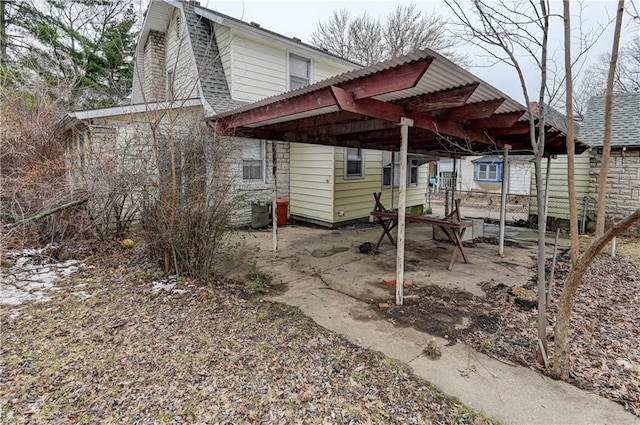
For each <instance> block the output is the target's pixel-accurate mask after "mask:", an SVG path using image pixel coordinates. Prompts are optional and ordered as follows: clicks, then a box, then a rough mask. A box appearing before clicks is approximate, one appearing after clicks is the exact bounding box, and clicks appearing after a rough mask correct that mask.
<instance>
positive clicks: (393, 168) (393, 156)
mask: <svg viewBox="0 0 640 425" xmlns="http://www.w3.org/2000/svg"><path fill="white" fill-rule="evenodd" d="M395 175H396V152H395V151H392V152H391V211H393V202H394V200H393V185H394V176H395Z"/></svg>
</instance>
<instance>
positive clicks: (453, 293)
mask: <svg viewBox="0 0 640 425" xmlns="http://www.w3.org/2000/svg"><path fill="white" fill-rule="evenodd" d="M380 234H381V229H380V227H379V226H374V225H358V226H351V227H347V228H343V229H335V230H328V229H324V228H314V227H309V226H303V225H288V226H285V227H282V228H281V229H280V232H279V249H278V253H277V255H274V254H273V252H272V233H271V232H270V231H249V232H246V233H245V234H244V237H245V240H246V241H247V244H248V246H252V247H257V248H258V251H257V253H256V254H255V259H256V261H257V263H258V265H259V267H260V268H261V269H262V270H264V271H265V272H266V273H267V274H268V275H270V276H272V279H273V280H272V284H274V285H276V287H279V288H280V289H281V290H286V288H287V287H288V286H289V285H295V284H296V283H297V282H301V281H304V280H305V279H309V278H312V277H314V278H319V279H321V280H322V282H323V283H324V284H325V285H326V286H327V287H328V288H331V289H332V290H336V291H338V292H341V293H343V294H347V295H349V296H352V297H354V298H356V299H358V300H361V301H365V302H367V303H369V304H370V305H371V315H368V316H366V317H362V320H370V318H371V317H372V316H375V317H384V318H386V319H387V320H389V321H391V322H392V323H396V324H397V325H398V326H402V327H403V326H412V327H415V328H417V329H419V330H422V331H425V332H428V333H430V334H432V335H435V336H438V337H441V338H445V339H446V340H447V341H448V344H449V345H452V344H456V343H465V344H468V345H470V346H472V347H473V348H475V349H476V350H478V351H482V352H485V353H487V354H489V355H491V356H494V357H497V358H501V359H505V360H507V361H512V362H515V363H519V364H522V365H525V366H527V367H531V368H534V369H536V370H539V371H540V372H542V373H544V372H545V370H544V367H540V366H537V365H535V361H534V353H535V341H536V328H535V323H536V317H537V309H536V306H537V297H536V293H535V286H536V284H535V279H536V277H535V276H536V274H535V272H534V269H535V267H534V262H535V255H536V249H537V248H536V245H535V244H534V243H532V242H531V241H530V239H531V238H530V236H531V235H530V234H531V232H530V231H529V230H524V229H523V230H522V232H520V233H518V231H517V230H516V231H513V230H512V231H511V235H512V236H515V240H511V241H508V242H507V244H506V245H507V247H506V248H505V255H504V256H503V257H499V256H498V247H497V246H496V245H494V244H492V243H490V242H493V241H494V238H492V237H491V236H488V237H486V238H484V239H483V240H482V242H478V243H471V244H467V247H466V248H465V250H466V253H467V255H468V257H469V260H470V264H465V263H464V262H462V259H461V258H458V261H457V262H456V264H455V265H454V268H453V270H451V271H449V270H447V266H448V264H449V260H450V258H451V253H452V251H453V248H454V247H453V245H451V244H449V243H447V242H441V241H435V240H433V236H432V232H431V229H430V227H426V226H418V225H415V224H409V225H408V226H407V243H406V253H405V254H406V258H405V264H406V265H405V279H406V280H407V281H410V282H411V285H410V286H409V285H408V286H407V287H405V303H404V305H403V306H395V304H394V300H395V287H394V286H393V285H391V286H388V285H384V284H383V283H382V281H383V279H391V278H394V277H395V264H396V257H395V248H394V247H393V246H392V245H391V244H390V243H389V242H388V240H386V239H385V241H383V243H382V245H381V247H380V250H379V252H377V253H375V254H363V253H362V252H361V250H360V247H361V246H362V245H363V244H365V243H373V244H375V243H376V242H377V240H378V237H379V236H380ZM518 236H520V239H522V241H518V240H517V239H518ZM548 240H549V241H552V239H551V238H549V239H548ZM487 242H489V243H487ZM638 246H639V244H638V241H636V240H629V239H620V240H619V241H618V257H616V258H614V259H612V258H611V257H610V256H608V255H602V256H600V257H599V258H598V260H597V261H596V263H595V264H594V267H592V270H591V271H590V273H589V275H588V276H587V278H586V282H585V284H584V285H583V286H584V289H582V290H581V291H580V292H579V294H578V297H577V301H576V307H575V309H574V311H575V316H574V321H575V322H576V323H578V325H577V326H576V330H575V331H574V335H573V337H572V351H573V354H572V359H573V363H574V370H573V371H572V374H571V379H570V382H571V383H572V384H574V385H576V386H578V387H580V388H584V389H588V390H591V391H595V392H597V393H599V394H601V395H603V396H605V397H607V398H610V399H611V400H614V401H617V402H619V403H621V404H622V405H624V406H625V408H626V409H627V410H630V411H631V412H633V413H635V414H636V415H639V414H640V410H639V409H640V352H638V350H637V347H638V346H640V335H638V332H637V330H636V329H637V328H636V325H635V323H637V322H638V321H640V316H638V314H639V313H638V310H637V304H638V302H640V285H638V282H640V270H639V269H638V268H637V267H636V265H638V264H640V263H639V259H640V255H638V254H639V253H640V249H638ZM551 255H552V247H551V246H550V244H548V247H547V257H548V258H551ZM550 266H551V264H550V262H549V263H548V265H547V272H548V271H549V270H550ZM567 272H568V261H567V259H566V258H565V257H563V256H560V258H559V263H558V267H557V271H556V286H555V288H554V289H553V290H552V295H551V301H550V308H549V326H550V327H549V344H550V348H551V349H552V348H553V329H552V326H553V323H554V315H555V302H556V301H557V298H558V297H559V294H560V291H561V288H562V279H563V278H564V276H565V275H566V273H567ZM611 309H614V310H615V314H611V313H612V311H613V310H611ZM575 317H578V318H579V320H575ZM583 325H584V326H583ZM550 354H551V352H550Z"/></svg>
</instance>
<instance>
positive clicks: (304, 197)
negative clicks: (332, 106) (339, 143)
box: [289, 143, 334, 223]
mask: <svg viewBox="0 0 640 425" xmlns="http://www.w3.org/2000/svg"><path fill="white" fill-rule="evenodd" d="M333 150H334V148H333V147H331V146H319V145H310V144H301V143H291V145H290V158H291V164H290V197H291V199H290V203H289V212H290V214H291V215H293V216H297V217H301V218H306V219H311V220H317V221H322V222H326V223H332V220H333V202H334V199H333V189H334V184H333V183H334V180H333V158H334V153H333Z"/></svg>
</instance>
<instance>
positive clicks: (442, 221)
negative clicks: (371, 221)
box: [371, 192, 473, 270]
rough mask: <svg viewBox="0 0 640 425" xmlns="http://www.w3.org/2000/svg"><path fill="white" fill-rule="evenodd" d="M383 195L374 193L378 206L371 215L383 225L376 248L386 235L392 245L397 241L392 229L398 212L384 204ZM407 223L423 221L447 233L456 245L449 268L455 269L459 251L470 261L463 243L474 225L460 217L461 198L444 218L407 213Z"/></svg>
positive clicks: (466, 261) (395, 223) (396, 220)
mask: <svg viewBox="0 0 640 425" xmlns="http://www.w3.org/2000/svg"><path fill="white" fill-rule="evenodd" d="M381 196H382V193H381V192H378V193H374V194H373V198H374V199H375V202H376V206H375V208H374V210H373V211H371V215H372V216H374V217H376V218H377V219H378V222H380V224H381V225H382V234H381V235H380V238H379V239H378V243H377V244H376V247H375V249H378V248H379V247H380V244H381V243H382V240H383V239H384V237H385V236H387V238H389V241H390V242H391V244H392V245H395V244H396V242H395V241H394V240H393V236H391V231H392V230H393V229H394V228H395V227H396V226H397V225H398V213H397V212H396V211H390V210H388V209H386V208H385V207H384V205H382V202H381V201H380V197H381ZM405 222H406V223H422V224H428V225H432V226H438V227H439V228H440V229H441V230H442V232H443V233H444V234H445V235H447V238H448V239H449V240H450V241H451V242H452V243H453V244H454V245H455V246H456V247H455V248H454V250H453V253H452V254H451V263H450V264H449V267H448V268H447V269H448V270H452V269H453V264H454V263H455V261H456V257H457V256H458V252H460V254H461V255H462V258H463V259H464V262H465V263H467V264H468V263H469V260H468V258H467V255H466V253H465V252H464V246H463V245H462V239H463V237H464V233H465V231H466V230H467V229H468V228H469V227H472V226H473V223H470V222H464V221H462V220H461V219H460V200H459V199H456V200H455V208H454V209H453V211H451V212H450V213H449V214H447V215H446V216H445V217H444V218H438V217H430V216H426V215H413V214H406V216H405Z"/></svg>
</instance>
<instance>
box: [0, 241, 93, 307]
mask: <svg viewBox="0 0 640 425" xmlns="http://www.w3.org/2000/svg"><path fill="white" fill-rule="evenodd" d="M49 248H50V247H49ZM46 249H48V248H41V249H23V250H21V251H9V252H6V253H5V257H6V258H16V260H15V262H14V265H13V266H11V267H9V268H8V269H4V268H3V269H2V270H0V305H20V304H22V303H23V302H25V301H36V302H41V301H48V300H49V299H50V298H49V297H48V296H47V291H51V290H54V289H56V288H54V284H55V282H57V281H59V280H62V279H64V278H66V277H68V276H70V275H71V274H73V273H76V272H77V271H79V270H80V267H81V266H82V264H80V262H79V261H77V260H67V261H64V262H61V263H54V262H50V263H49V264H39V263H42V262H43V261H42V260H43V258H42V257H38V256H39V255H41V254H42V253H43V252H44V251H45V250H46Z"/></svg>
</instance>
